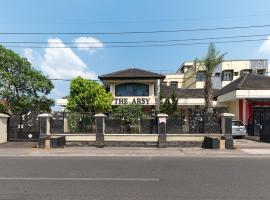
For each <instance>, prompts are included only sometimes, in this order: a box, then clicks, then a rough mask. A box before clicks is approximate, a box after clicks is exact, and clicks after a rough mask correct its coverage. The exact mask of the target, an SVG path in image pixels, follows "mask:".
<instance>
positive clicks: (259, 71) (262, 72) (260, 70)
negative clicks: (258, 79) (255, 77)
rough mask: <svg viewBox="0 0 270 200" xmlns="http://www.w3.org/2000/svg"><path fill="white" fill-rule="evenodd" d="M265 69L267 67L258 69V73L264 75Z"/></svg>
mask: <svg viewBox="0 0 270 200" xmlns="http://www.w3.org/2000/svg"><path fill="white" fill-rule="evenodd" d="M265 71H266V70H265V69H257V74H259V75H264V74H265Z"/></svg>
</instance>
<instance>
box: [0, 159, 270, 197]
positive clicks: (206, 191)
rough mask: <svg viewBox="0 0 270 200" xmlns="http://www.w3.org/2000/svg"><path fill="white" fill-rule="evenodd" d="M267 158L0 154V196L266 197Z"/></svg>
mask: <svg viewBox="0 0 270 200" xmlns="http://www.w3.org/2000/svg"><path fill="white" fill-rule="evenodd" d="M269 166H270V158H256V157H249V158H248V157H241V158H240V157H239V158H237V157H232V158H218V157H216V158H215V157H204V158H200V157H190V158H188V157H175V158H174V157H170V158H166V157H45V156H40V157H27V156H26V157H14V156H13V157H8V156H4V157H0V169H1V170H0V199H12V200H14V199H20V200H21V199H27V200H31V199H35V200H36V199H72V200H75V199H76V200H82V199H94V200H103V199H110V200H115V199H127V200H133V199H136V200H138V199H147V200H152V199H153V200H154V199H155V200H159V199H162V200H165V199H192V200H194V199H196V200H197V199H198V200H202V199H207V200H209V199H213V200H217V199H237V200H238V199H245V200H246V199H252V200H254V199H269V198H270V190H269V188H270V167H269Z"/></svg>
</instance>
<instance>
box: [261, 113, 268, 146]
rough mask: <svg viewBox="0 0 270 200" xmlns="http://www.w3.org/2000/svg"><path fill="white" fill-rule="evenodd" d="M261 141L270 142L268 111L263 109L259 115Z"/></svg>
mask: <svg viewBox="0 0 270 200" xmlns="http://www.w3.org/2000/svg"><path fill="white" fill-rule="evenodd" d="M260 135H261V140H262V141H264V142H270V109H265V110H264V111H263V112H262V113H261V129H260Z"/></svg>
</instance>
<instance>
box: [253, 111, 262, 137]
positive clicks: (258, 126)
mask: <svg viewBox="0 0 270 200" xmlns="http://www.w3.org/2000/svg"><path fill="white" fill-rule="evenodd" d="M261 115H262V111H261V110H254V114H253V119H254V122H253V125H254V136H260V131H261Z"/></svg>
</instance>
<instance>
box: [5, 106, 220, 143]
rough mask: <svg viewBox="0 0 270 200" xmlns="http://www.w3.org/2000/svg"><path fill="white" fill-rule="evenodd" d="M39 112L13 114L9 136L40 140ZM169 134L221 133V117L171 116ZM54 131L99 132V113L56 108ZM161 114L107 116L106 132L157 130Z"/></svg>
mask: <svg viewBox="0 0 270 200" xmlns="http://www.w3.org/2000/svg"><path fill="white" fill-rule="evenodd" d="M38 114H40V113H39V112H34V111H33V112H27V113H24V114H21V115H16V116H13V117H10V119H9V122H8V140H37V139H38V137H39V134H40V133H39V132H40V130H39V123H40V122H39V120H38ZM166 129H167V133H169V134H185V133H187V134H188V133H190V134H198V133H206V134H207V133H209V134H211V133H220V121H219V117H218V114H217V113H214V114H213V115H212V116H211V117H210V118H209V116H206V115H205V114H204V113H203V112H197V113H196V112H192V113H187V114H186V113H185V114H181V115H180V116H178V117H173V116H169V117H168V118H167V124H166ZM50 132H51V134H63V133H64V134H95V133H96V124H95V117H94V116H93V114H92V113H82V112H54V113H52V118H51V119H50ZM157 132H158V121H157V118H148V119H139V120H136V121H135V122H133V123H127V122H125V121H124V120H121V119H113V118H106V120H105V133H106V134H157Z"/></svg>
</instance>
